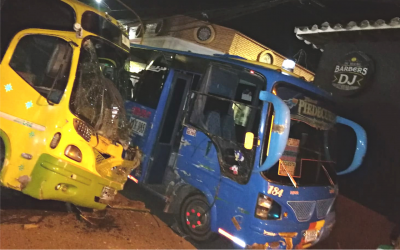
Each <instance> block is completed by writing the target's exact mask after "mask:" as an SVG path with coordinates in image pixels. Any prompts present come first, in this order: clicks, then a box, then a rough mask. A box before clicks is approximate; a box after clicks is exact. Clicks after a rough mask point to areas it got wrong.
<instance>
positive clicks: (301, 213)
mask: <svg viewBox="0 0 400 250" xmlns="http://www.w3.org/2000/svg"><path fill="white" fill-rule="evenodd" d="M287 204H288V205H289V206H290V207H291V208H292V210H293V212H294V214H295V215H296V218H297V220H298V221H300V222H304V221H309V220H310V219H311V216H312V214H313V213H314V209H315V205H316V202H315V201H288V202H287Z"/></svg>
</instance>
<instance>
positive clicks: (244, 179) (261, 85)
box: [183, 62, 267, 185]
mask: <svg viewBox="0 0 400 250" xmlns="http://www.w3.org/2000/svg"><path fill="white" fill-rule="evenodd" d="M211 65H218V66H222V67H229V68H230V69H232V70H235V71H238V72H245V73H247V74H254V75H255V77H257V78H259V80H260V81H259V82H256V81H255V82H254V83H255V87H256V93H255V94H254V97H253V98H255V101H254V102H253V101H252V104H251V105H250V104H246V103H243V102H240V101H235V100H234V99H235V98H233V99H228V98H223V97H220V96H215V95H212V94H209V93H203V92H201V91H200V89H201V88H202V84H204V83H203V79H204V77H205V75H206V74H207V72H208V70H209V68H210V66H211ZM239 79H240V78H239ZM239 84H240V83H238V85H239ZM266 86H267V81H266V78H265V77H264V76H263V75H262V74H260V73H257V72H254V71H253V70H251V69H248V68H245V67H241V66H237V65H231V64H223V63H220V62H210V63H209V66H208V67H207V71H206V72H205V74H204V75H203V77H202V79H200V81H199V85H198V88H197V89H196V90H193V89H192V90H190V91H189V93H188V96H189V98H190V99H189V100H188V105H186V110H185V113H186V114H185V116H184V117H185V118H184V120H183V125H185V126H187V127H193V128H195V129H196V130H198V131H200V132H202V133H204V134H205V135H206V136H207V137H209V138H210V140H211V141H212V142H213V144H214V146H215V148H216V150H217V155H218V162H219V165H220V168H221V174H222V175H224V176H226V177H228V178H230V179H231V180H233V181H235V182H237V183H239V184H241V185H245V184H247V183H248V181H249V180H250V176H251V172H252V170H253V168H254V163H255V162H256V161H255V158H256V157H257V152H256V149H257V148H256V147H255V148H253V149H252V150H251V151H253V152H252V153H251V154H252V156H253V157H252V160H251V162H250V165H249V169H248V170H249V171H248V173H247V174H246V175H233V174H231V173H229V172H228V171H226V169H225V168H224V167H223V164H226V163H224V159H223V157H222V156H223V154H222V152H221V148H220V147H219V146H218V145H219V143H217V142H216V141H215V138H214V137H217V138H219V140H225V141H230V140H229V139H225V138H223V137H222V136H218V135H213V134H211V133H209V132H208V131H206V130H205V129H203V128H200V127H199V126H198V125H196V124H194V123H193V122H191V121H190V118H191V115H192V112H193V109H194V106H195V98H193V95H194V94H195V95H203V96H206V97H208V98H216V99H219V100H222V101H227V102H230V103H231V105H232V104H233V103H238V104H243V105H246V106H247V107H250V108H252V109H256V110H258V112H259V114H260V119H259V122H258V125H257V129H256V130H257V133H259V132H260V128H261V126H262V124H261V116H262V109H263V102H262V101H261V100H258V101H256V99H257V98H258V95H259V93H260V92H261V91H263V90H265V89H266ZM254 103H256V104H257V105H256V106H254ZM204 108H205V107H202V108H201V113H202V114H203V113H204ZM256 112H257V111H256ZM256 112H255V113H254V114H252V115H251V117H252V118H251V119H252V120H251V121H250V122H252V123H253V125H252V126H253V127H254V126H255V125H254V121H255V119H256V117H257V114H256ZM235 126H236V125H235ZM239 126H240V125H239ZM234 143H235V144H236V145H238V146H241V147H243V144H242V143H239V142H237V140H236V141H235V142H234ZM243 148H244V147H243Z"/></svg>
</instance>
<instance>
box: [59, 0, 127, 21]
mask: <svg viewBox="0 0 400 250" xmlns="http://www.w3.org/2000/svg"><path fill="white" fill-rule="evenodd" d="M61 1H62V2H64V3H66V4H68V5H70V6H71V7H72V8H74V9H75V11H76V12H77V18H78V19H77V20H76V21H77V22H79V23H81V19H80V18H81V17H82V14H83V13H84V12H85V11H92V12H94V13H96V14H98V15H100V16H102V17H104V18H106V19H107V20H108V21H110V22H112V23H113V24H115V25H117V26H118V27H119V26H120V24H119V23H118V21H117V20H116V19H115V18H113V17H112V16H110V15H107V14H106V13H105V12H103V11H100V10H98V9H96V8H93V7H92V6H90V5H87V4H85V3H82V2H80V1H78V0H61Z"/></svg>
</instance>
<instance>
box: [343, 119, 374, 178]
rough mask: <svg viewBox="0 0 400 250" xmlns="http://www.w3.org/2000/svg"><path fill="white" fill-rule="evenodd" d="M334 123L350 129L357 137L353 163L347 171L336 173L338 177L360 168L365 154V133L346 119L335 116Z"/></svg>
mask: <svg viewBox="0 0 400 250" xmlns="http://www.w3.org/2000/svg"><path fill="white" fill-rule="evenodd" d="M336 122H337V123H340V124H344V125H347V126H349V127H351V128H352V129H353V130H354V132H355V133H356V137H357V146H356V152H355V154H354V158H353V162H352V163H351V165H350V166H349V167H348V168H347V169H345V170H343V171H341V172H339V173H338V175H343V174H348V173H351V172H353V171H354V170H356V169H357V168H359V167H360V165H361V163H362V161H363V159H364V156H365V153H366V152H367V133H366V132H365V130H364V129H363V128H362V127H361V126H360V125H358V124H357V123H355V122H353V121H350V120H347V119H346V118H343V117H340V116H337V117H336Z"/></svg>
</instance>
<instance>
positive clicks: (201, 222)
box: [184, 200, 210, 235]
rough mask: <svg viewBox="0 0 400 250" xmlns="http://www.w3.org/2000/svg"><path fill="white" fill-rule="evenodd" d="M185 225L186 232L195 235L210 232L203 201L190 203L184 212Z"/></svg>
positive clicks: (206, 207)
mask: <svg viewBox="0 0 400 250" xmlns="http://www.w3.org/2000/svg"><path fill="white" fill-rule="evenodd" d="M184 218H185V224H186V227H187V228H188V230H189V231H190V232H191V233H193V234H196V235H203V234H206V233H208V232H209V230H210V215H209V212H208V205H207V204H206V203H205V202H203V201H199V200H197V201H193V202H191V203H190V204H189V205H188V206H187V207H186V210H185V214H184Z"/></svg>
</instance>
